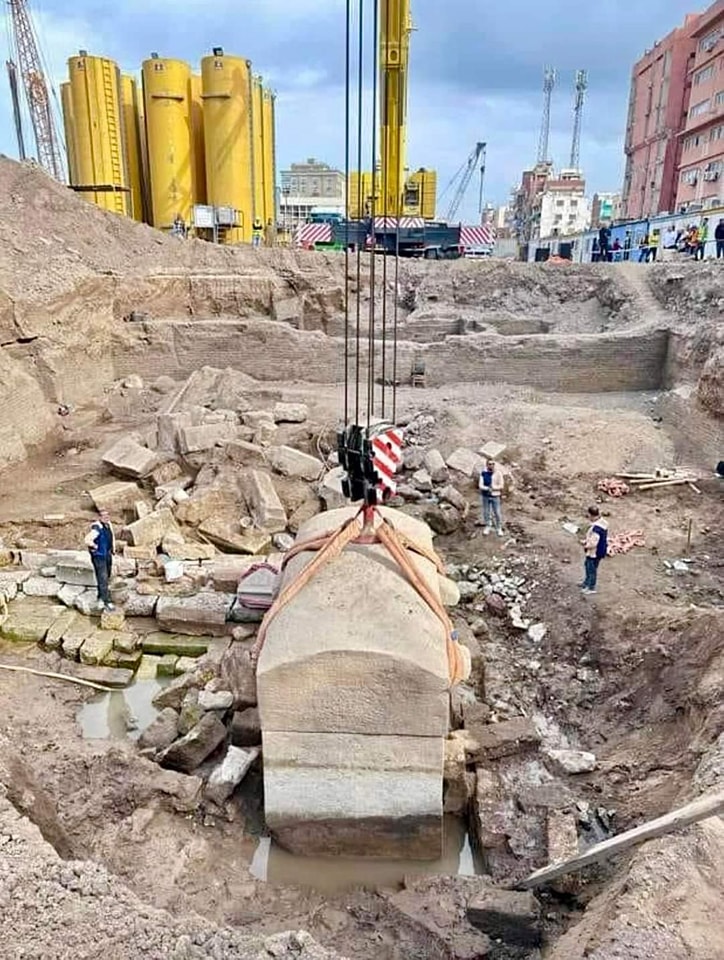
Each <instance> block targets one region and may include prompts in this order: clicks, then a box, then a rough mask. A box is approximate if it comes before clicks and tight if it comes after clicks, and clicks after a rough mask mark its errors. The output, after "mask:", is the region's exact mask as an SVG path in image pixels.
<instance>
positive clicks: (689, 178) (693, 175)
mask: <svg viewBox="0 0 724 960" xmlns="http://www.w3.org/2000/svg"><path fill="white" fill-rule="evenodd" d="M698 179H699V169H698V167H696V168H694V169H693V170H682V171H681V177H680V180H681V182H682V183H688V184H689V186H693V185H694V184H695V183H696V181H697V180H698Z"/></svg>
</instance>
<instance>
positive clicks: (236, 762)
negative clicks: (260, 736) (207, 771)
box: [204, 746, 260, 805]
mask: <svg viewBox="0 0 724 960" xmlns="http://www.w3.org/2000/svg"><path fill="white" fill-rule="evenodd" d="M259 752H260V751H259V749H258V748H257V747H252V749H251V750H243V749H242V748H241V747H234V746H230V747H229V748H228V750H227V751H226V756H225V757H224V759H223V760H222V761H221V763H220V764H218V766H216V767H214V769H213V770H212V771H211V776H210V777H209V780H208V783H207V784H206V787H205V789H204V795H205V797H206V799H207V800H211V801H212V803H216V804H217V805H221V804H222V803H224V802H225V801H226V800H228V799H229V797H230V796H231V795H232V793H233V792H234V790H236V788H237V787H238V786H239V784H240V783H241V781H242V780H243V779H244V777H245V776H246V774H247V773H248V772H249V770H250V769H251V767H252V766H253V764H254V762H255V761H256V759H257V758H258V756H259Z"/></svg>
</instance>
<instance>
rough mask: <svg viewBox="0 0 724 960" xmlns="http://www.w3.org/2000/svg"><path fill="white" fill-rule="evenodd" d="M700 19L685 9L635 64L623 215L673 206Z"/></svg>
mask: <svg viewBox="0 0 724 960" xmlns="http://www.w3.org/2000/svg"><path fill="white" fill-rule="evenodd" d="M719 5H720V4H719V3H717V4H715V6H719ZM700 19H701V18H700V17H699V15H697V14H689V15H688V16H687V17H686V19H685V20H684V24H683V25H682V26H681V27H677V29H676V30H672V31H671V33H670V34H668V36H666V37H664V39H663V40H659V41H657V43H656V44H655V45H654V47H653V49H651V50H648V51H647V52H646V53H645V54H644V56H643V57H642V58H641V59H640V60H639V61H638V63H636V64H635V65H634V68H633V72H632V76H631V93H630V96H629V107H628V119H627V123H626V141H625V147H624V150H625V153H626V170H625V173H624V181H623V188H622V190H621V206H622V211H621V212H622V216H623V217H624V218H626V219H631V220H638V219H641V218H643V217H648V216H653V215H654V214H657V213H660V212H663V211H667V212H673V211H674V210H675V205H676V191H677V186H678V182H677V169H678V166H679V162H680V158H681V151H682V142H681V138H680V137H679V133H680V131H681V130H682V128H683V126H684V123H685V121H686V116H687V109H688V103H689V90H690V87H691V74H692V68H693V65H694V60H695V55H696V52H697V43H698V41H697V39H696V38H695V37H694V35H693V34H694V32H695V31H696V30H697V28H698V26H699V23H700ZM723 145H724V141H723Z"/></svg>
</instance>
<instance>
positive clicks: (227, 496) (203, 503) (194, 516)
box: [176, 487, 240, 526]
mask: <svg viewBox="0 0 724 960" xmlns="http://www.w3.org/2000/svg"><path fill="white" fill-rule="evenodd" d="M239 503H240V498H238V497H235V496H234V492H233V490H230V489H227V488H222V487H203V488H201V489H198V490H194V492H193V493H192V494H191V496H190V497H189V499H188V500H186V501H184V502H183V503H180V504H179V505H178V506H177V508H176V516H177V517H178V519H179V520H180V521H181V523H188V524H190V525H192V526H197V525H198V524H199V523H202V522H203V521H204V520H206V519H207V518H209V517H213V516H215V515H217V516H218V515H228V514H229V513H236V512H238V510H239Z"/></svg>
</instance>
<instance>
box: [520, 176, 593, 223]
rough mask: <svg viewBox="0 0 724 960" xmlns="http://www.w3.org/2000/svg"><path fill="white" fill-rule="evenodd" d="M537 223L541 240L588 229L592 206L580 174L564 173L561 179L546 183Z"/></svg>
mask: <svg viewBox="0 0 724 960" xmlns="http://www.w3.org/2000/svg"><path fill="white" fill-rule="evenodd" d="M534 219H535V220H537V231H536V235H537V236H539V237H557V236H566V235H567V234H571V233H578V232H580V231H581V230H587V229H588V227H589V225H590V222H591V204H590V201H589V200H588V198H587V197H586V181H585V180H584V179H583V177H582V176H581V172H580V170H561V172H560V174H559V176H557V177H550V178H549V179H548V180H546V182H545V186H544V187H543V190H542V192H541V193H540V194H539V196H538V197H537V199H536V203H535V205H534Z"/></svg>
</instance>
